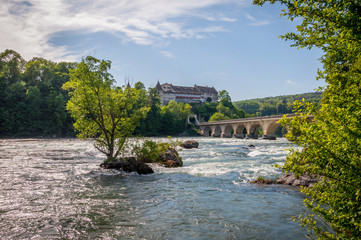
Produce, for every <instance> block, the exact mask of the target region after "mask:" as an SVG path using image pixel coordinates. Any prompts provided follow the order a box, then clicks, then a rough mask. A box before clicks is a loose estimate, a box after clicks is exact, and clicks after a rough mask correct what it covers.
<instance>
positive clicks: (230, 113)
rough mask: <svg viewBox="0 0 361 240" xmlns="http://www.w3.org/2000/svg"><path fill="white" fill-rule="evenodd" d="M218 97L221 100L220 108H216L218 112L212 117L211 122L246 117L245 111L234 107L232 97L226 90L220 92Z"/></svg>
mask: <svg viewBox="0 0 361 240" xmlns="http://www.w3.org/2000/svg"><path fill="white" fill-rule="evenodd" d="M218 97H219V99H220V100H219V104H218V106H217V107H216V109H217V112H215V113H214V114H213V115H212V116H211V117H210V119H209V121H210V122H212V121H220V120H228V119H237V118H244V117H245V115H246V113H245V111H243V110H242V109H238V108H236V107H235V106H234V105H233V103H232V100H231V97H230V96H229V93H228V92H227V91H226V90H222V91H220V93H219V96H218Z"/></svg>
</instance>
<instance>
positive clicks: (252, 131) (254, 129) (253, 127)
mask: <svg viewBox="0 0 361 240" xmlns="http://www.w3.org/2000/svg"><path fill="white" fill-rule="evenodd" d="M259 128H261V129H262V131H263V128H262V124H261V123H260V122H252V123H250V124H248V126H247V135H246V138H252V139H258V129H259Z"/></svg>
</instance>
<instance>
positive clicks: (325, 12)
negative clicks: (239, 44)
mask: <svg viewBox="0 0 361 240" xmlns="http://www.w3.org/2000/svg"><path fill="white" fill-rule="evenodd" d="M265 2H270V3H275V2H280V3H281V4H283V5H285V6H286V9H285V10H283V15H284V16H287V17H288V18H289V19H290V20H293V19H296V18H298V19H301V20H302V22H301V24H300V25H298V26H297V33H287V34H285V35H284V36H281V37H282V38H284V39H286V40H292V41H294V44H293V46H297V47H301V48H308V49H310V48H312V47H317V48H320V49H322V50H323V52H324V55H323V57H322V59H321V61H322V63H323V70H320V71H319V74H318V78H319V79H324V80H325V81H326V83H327V85H326V87H325V88H324V89H323V90H324V92H323V98H322V100H321V105H320V106H319V107H317V106H315V105H314V104H311V103H307V102H305V101H299V102H296V104H295V109H296V110H295V112H296V114H297V116H296V117H294V118H293V119H283V120H282V123H283V124H285V125H287V126H288V128H289V129H290V132H289V134H288V135H287V137H288V138H289V139H291V140H293V141H294V142H295V143H296V144H298V145H300V146H302V147H304V150H303V151H298V150H293V151H291V153H290V154H289V155H288V157H287V160H286V163H285V165H284V166H283V168H284V169H285V170H286V171H291V172H294V173H296V174H297V175H301V174H310V175H315V176H318V177H320V179H321V181H320V182H319V183H317V184H316V185H315V186H314V187H313V188H303V189H302V191H303V192H304V193H306V194H307V195H308V196H309V197H310V198H306V199H305V201H304V202H305V205H306V206H307V207H308V208H310V209H311V210H312V211H313V212H314V214H308V215H306V216H301V217H300V218H299V221H300V222H301V224H302V225H303V226H307V227H309V229H310V230H311V231H313V232H314V233H315V234H316V236H317V237H318V238H321V239H360V238H361V187H360V186H361V17H360V16H361V5H360V1H354V0H351V1H344V0H343V1H341V0H333V1H321V0H307V1H306V0H277V1H276V0H255V1H254V3H255V4H258V5H263V4H264V3H265ZM308 115H313V116H314V119H313V121H312V122H311V123H310V122H308V121H307V116H308ZM320 217H321V218H322V219H323V221H325V222H326V223H327V224H328V225H329V227H330V228H332V230H329V227H324V225H323V224H320Z"/></svg>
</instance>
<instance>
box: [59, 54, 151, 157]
mask: <svg viewBox="0 0 361 240" xmlns="http://www.w3.org/2000/svg"><path fill="white" fill-rule="evenodd" d="M108 69H110V62H109V61H104V60H98V59H96V58H94V57H90V56H89V57H86V58H85V59H83V60H82V62H81V63H79V64H78V66H77V68H76V69H74V70H72V71H71V72H70V81H68V82H66V83H65V84H64V85H63V88H64V89H65V90H68V91H69V95H70V96H71V98H70V100H69V101H68V103H67V109H68V110H69V111H70V113H71V116H72V117H73V118H74V120H75V123H74V127H75V129H76V130H78V131H79V134H78V137H79V138H89V137H91V138H94V139H95V144H94V145H95V147H96V148H97V149H98V150H99V151H101V152H102V153H104V154H105V155H106V156H107V159H106V161H114V160H115V159H116V157H117V156H118V155H119V153H120V152H121V151H122V150H123V147H124V144H125V141H126V139H127V138H128V137H129V136H131V135H132V133H133V132H134V130H135V128H136V126H137V125H138V124H139V121H140V119H141V118H144V117H145V116H146V113H147V111H148V110H149V108H148V107H145V106H144V103H145V99H143V97H144V94H143V93H144V92H143V91H142V89H135V88H130V87H125V88H119V87H117V88H116V87H114V85H113V84H114V79H113V78H112V76H111V75H110V73H108Z"/></svg>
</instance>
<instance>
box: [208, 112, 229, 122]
mask: <svg viewBox="0 0 361 240" xmlns="http://www.w3.org/2000/svg"><path fill="white" fill-rule="evenodd" d="M229 119H230V118H229V117H227V116H226V115H224V114H223V113H220V112H216V113H214V114H213V115H212V116H211V117H210V119H209V121H210V122H215V121H222V120H229Z"/></svg>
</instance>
